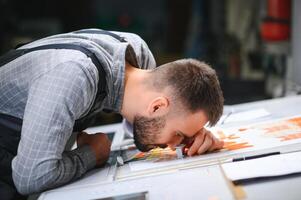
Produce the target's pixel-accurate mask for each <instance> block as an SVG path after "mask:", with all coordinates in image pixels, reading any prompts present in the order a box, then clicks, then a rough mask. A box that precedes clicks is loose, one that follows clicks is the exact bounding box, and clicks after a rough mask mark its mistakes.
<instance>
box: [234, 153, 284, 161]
mask: <svg viewBox="0 0 301 200" xmlns="http://www.w3.org/2000/svg"><path fill="white" fill-rule="evenodd" d="M278 154H280V152H271V153H264V154H259V155H254V156H246V157H240V158H233V159H232V162H237V161H243V160H251V159H256V158H262V157H267V156H273V155H278Z"/></svg>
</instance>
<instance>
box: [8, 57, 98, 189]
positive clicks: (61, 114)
mask: <svg viewBox="0 0 301 200" xmlns="http://www.w3.org/2000/svg"><path fill="white" fill-rule="evenodd" d="M80 65H81V64H80V63H78V62H66V63H63V64H60V65H58V66H56V68H55V69H52V70H51V71H50V72H47V73H46V74H44V75H43V76H41V77H39V78H38V79H37V80H34V83H33V85H32V86H31V88H30V91H29V96H28V99H27V104H26V108H25V113H24V117H23V126H22V135H21V140H20V143H19V147H18V153H17V156H16V157H15V158H14V160H13V163H12V168H13V180H14V183H15V185H16V187H17V189H18V191H19V192H20V193H22V194H30V193H33V192H40V191H42V190H45V189H49V188H53V187H56V186H59V185H62V184H64V183H67V182H69V181H71V180H74V179H77V178H79V177H80V176H82V175H83V174H84V173H85V172H86V171H87V170H89V169H91V168H93V167H94V166H95V163H96V158H95V154H94V152H93V151H92V149H91V148H90V146H87V145H85V146H82V147H80V148H78V149H75V150H73V151H67V152H64V148H65V145H66V142H67V140H68V139H69V137H70V135H71V134H72V129H73V124H74V121H75V119H77V118H78V117H79V116H80V115H81V114H82V113H83V112H84V111H85V110H86V109H87V108H88V107H89V105H90V104H91V102H92V100H93V99H92V96H93V93H94V92H95V88H94V87H93V84H95V83H93V77H91V76H90V77H89V75H88V74H87V73H86V72H84V71H83V69H82V68H81V67H80Z"/></svg>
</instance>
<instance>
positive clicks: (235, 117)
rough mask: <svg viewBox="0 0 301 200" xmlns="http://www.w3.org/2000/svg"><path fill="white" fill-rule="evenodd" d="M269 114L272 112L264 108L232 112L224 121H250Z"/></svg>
mask: <svg viewBox="0 0 301 200" xmlns="http://www.w3.org/2000/svg"><path fill="white" fill-rule="evenodd" d="M268 115H270V113H269V112H268V111H267V110H265V109H263V108H260V109H255V110H248V111H243V112H238V113H231V114H230V115H229V116H228V117H227V118H226V119H224V123H230V122H241V121H248V120H253V119H258V118H261V117H265V116H268Z"/></svg>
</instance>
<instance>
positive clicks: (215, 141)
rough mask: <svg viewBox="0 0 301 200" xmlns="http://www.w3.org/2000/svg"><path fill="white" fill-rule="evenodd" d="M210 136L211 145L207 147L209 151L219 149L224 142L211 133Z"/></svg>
mask: <svg viewBox="0 0 301 200" xmlns="http://www.w3.org/2000/svg"><path fill="white" fill-rule="evenodd" d="M211 136H212V145H211V147H210V148H209V149H208V151H209V152H211V151H214V150H217V149H221V148H222V147H223V145H224V142H223V141H222V140H220V139H218V138H216V137H215V136H214V135H213V134H211Z"/></svg>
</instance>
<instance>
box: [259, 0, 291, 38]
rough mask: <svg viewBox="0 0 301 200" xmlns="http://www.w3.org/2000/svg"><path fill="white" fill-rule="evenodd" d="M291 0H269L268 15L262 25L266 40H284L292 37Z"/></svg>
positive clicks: (263, 35) (262, 33)
mask: <svg viewBox="0 0 301 200" xmlns="http://www.w3.org/2000/svg"><path fill="white" fill-rule="evenodd" d="M290 18H291V1H290V0H268V4H267V17H266V18H265V19H264V22H263V23H262V25H261V37H262V39H263V40H266V41H283V40H288V39H289V38H290V33H291V27H290Z"/></svg>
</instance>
